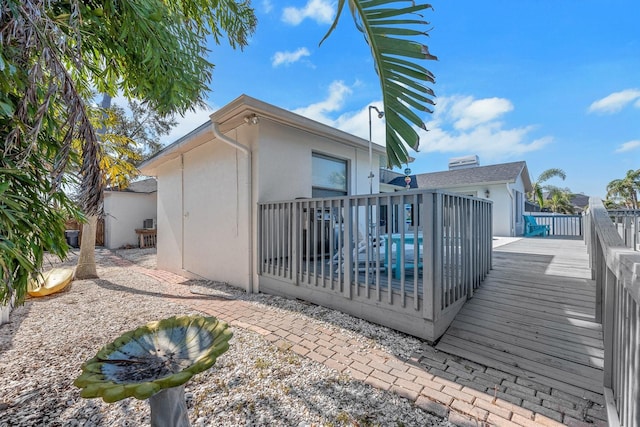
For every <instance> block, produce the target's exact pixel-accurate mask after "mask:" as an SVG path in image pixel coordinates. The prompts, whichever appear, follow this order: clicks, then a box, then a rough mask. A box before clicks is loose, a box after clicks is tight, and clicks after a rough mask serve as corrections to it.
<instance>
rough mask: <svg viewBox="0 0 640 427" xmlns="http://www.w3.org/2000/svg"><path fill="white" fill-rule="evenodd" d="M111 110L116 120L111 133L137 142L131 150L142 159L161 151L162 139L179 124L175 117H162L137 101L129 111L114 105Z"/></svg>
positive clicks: (130, 103) (132, 103) (129, 107)
mask: <svg viewBox="0 0 640 427" xmlns="http://www.w3.org/2000/svg"><path fill="white" fill-rule="evenodd" d="M109 110H110V111H109V114H111V115H112V116H114V118H115V121H114V125H113V129H112V131H111V133H113V134H115V135H122V136H124V137H127V138H129V139H130V140H132V141H135V142H136V145H135V146H131V147H130V148H131V149H132V150H133V151H135V152H136V153H137V155H138V156H140V157H141V158H142V159H145V158H148V157H151V156H152V155H154V154H155V153H157V152H158V151H160V149H161V148H162V144H161V143H160V138H161V137H162V136H164V135H168V134H169V132H171V129H172V128H173V127H174V126H175V125H176V124H178V122H177V121H176V120H175V118H174V117H173V116H163V115H160V114H158V112H157V111H154V110H153V109H152V108H150V107H149V106H148V105H146V104H144V103H140V102H136V101H135V100H132V101H130V102H129V105H128V111H127V110H125V108H123V107H121V106H119V105H113V106H112V107H111V108H110V109H109Z"/></svg>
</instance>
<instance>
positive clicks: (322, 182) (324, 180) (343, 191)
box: [312, 153, 347, 197]
mask: <svg viewBox="0 0 640 427" xmlns="http://www.w3.org/2000/svg"><path fill="white" fill-rule="evenodd" d="M312 186H313V193H314V194H313V197H322V196H321V194H322V195H332V196H346V195H347V161H346V160H341V159H335V158H333V157H329V156H325V155H321V154H316V153H314V154H313V158H312ZM316 194H317V196H316Z"/></svg>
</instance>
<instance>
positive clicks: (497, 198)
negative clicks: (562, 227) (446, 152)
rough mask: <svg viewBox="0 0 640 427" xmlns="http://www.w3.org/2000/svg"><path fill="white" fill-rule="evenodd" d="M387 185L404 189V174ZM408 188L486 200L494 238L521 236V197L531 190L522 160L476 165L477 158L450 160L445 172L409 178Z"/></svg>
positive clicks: (522, 226)
mask: <svg viewBox="0 0 640 427" xmlns="http://www.w3.org/2000/svg"><path fill="white" fill-rule="evenodd" d="M388 184H389V185H391V186H394V187H395V188H398V189H400V188H402V189H404V188H405V187H406V183H405V180H404V175H403V176H401V177H400V176H399V177H396V178H394V179H392V180H391V181H390V182H389V183H388ZM387 187H388V186H387ZM410 188H420V189H425V190H427V189H439V190H443V191H450V192H453V193H459V194H464V195H467V196H474V197H479V198H484V199H489V200H491V201H492V202H493V235H494V236H505V237H509V236H521V235H522V234H523V233H524V220H523V213H524V212H525V210H524V208H525V199H526V197H525V194H526V193H528V192H530V191H531V190H532V187H531V178H530V176H529V170H528V169H527V164H526V162H524V161H519V162H511V163H500V164H495V165H487V166H480V163H479V160H478V157H477V156H465V157H458V158H452V159H451V160H450V161H449V170H446V171H441V172H431V173H423V174H416V175H411V182H410Z"/></svg>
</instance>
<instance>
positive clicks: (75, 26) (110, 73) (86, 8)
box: [0, 0, 256, 302]
mask: <svg viewBox="0 0 640 427" xmlns="http://www.w3.org/2000/svg"><path fill="white" fill-rule="evenodd" d="M255 24H256V20H255V15H254V12H253V9H252V8H251V7H250V4H249V3H247V2H245V1H233V0H222V1H217V2H210V1H207V0H184V1H179V2H170V1H160V0H137V1H123V0H105V1H102V2H97V1H93V0H61V1H53V2H47V1H41V0H5V1H2V2H0V43H1V49H0V89H2V90H1V91H0V141H1V144H2V146H1V148H0V150H1V153H0V154H2V160H1V163H0V171H1V173H2V175H1V177H0V178H1V180H0V189H1V191H2V195H1V196H0V197H1V200H0V221H1V222H0V245H1V246H2V248H3V250H2V254H0V258H1V261H0V262H1V265H0V267H1V268H2V270H1V271H2V273H1V274H2V277H1V279H2V283H1V285H2V286H1V287H0V298H1V299H2V301H1V302H6V301H7V300H8V299H9V298H10V297H11V296H12V295H13V294H15V295H16V296H17V298H18V300H21V299H22V297H23V296H24V294H25V292H26V288H27V283H28V278H29V276H30V275H32V274H34V273H35V272H36V271H37V270H39V269H40V267H41V265H42V260H43V256H42V254H43V253H44V251H49V252H51V253H53V254H56V255H58V256H61V257H63V256H65V254H66V251H67V250H68V248H67V246H66V243H65V242H64V219H65V217H66V216H67V213H66V212H64V210H69V211H72V212H73V213H75V214H76V215H77V214H78V211H77V210H74V208H73V205H72V204H71V202H70V200H69V199H68V198H67V197H66V196H65V195H64V193H63V192H62V191H61V189H62V185H63V184H64V182H65V180H66V179H68V178H65V177H66V176H68V175H66V174H65V171H67V170H68V169H69V166H70V165H71V164H72V163H73V162H76V161H77V165H78V166H77V167H78V170H79V171H80V173H79V175H80V183H79V188H80V191H79V196H80V197H79V198H80V205H81V208H82V211H84V212H85V213H86V214H87V215H89V216H92V215H95V214H96V213H97V212H98V209H99V207H100V204H101V199H102V183H103V182H104V180H103V177H102V172H101V168H100V161H101V159H100V152H101V151H100V147H99V143H98V135H97V134H96V131H95V129H94V126H93V125H92V123H91V114H90V107H89V106H88V105H87V103H86V102H85V100H87V99H90V98H91V89H92V88H95V89H97V90H98V91H100V92H102V93H106V94H109V95H115V94H116V93H118V92H121V93H123V94H124V95H125V96H126V97H127V98H130V99H140V100H144V101H145V102H146V103H147V104H148V105H149V106H150V107H151V108H153V109H154V110H155V111H157V112H158V113H160V114H171V113H174V112H178V113H181V112H185V111H186V110H188V109H191V108H195V107H197V106H199V105H201V104H202V103H203V96H204V93H205V92H206V90H207V87H208V84H209V82H210V79H211V69H212V67H213V65H212V64H211V63H209V62H208V61H207V60H206V59H205V56H206V53H207V48H206V43H207V40H208V37H209V36H213V38H214V40H216V41H219V40H220V38H221V37H222V36H223V35H226V37H227V39H228V41H229V42H230V44H231V45H232V46H234V47H235V46H240V47H243V46H245V45H246V44H247V40H248V37H249V35H250V34H251V33H252V32H253V29H254V27H255ZM74 141H81V142H82V144H81V151H80V153H78V155H77V156H76V155H75V153H74V152H73V150H72V146H73V143H74Z"/></svg>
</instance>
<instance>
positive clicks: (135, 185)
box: [105, 178, 158, 193]
mask: <svg viewBox="0 0 640 427" xmlns="http://www.w3.org/2000/svg"><path fill="white" fill-rule="evenodd" d="M105 191H112V192H124V193H155V192H156V191H158V181H156V179H155V178H147V179H143V180H140V181H135V182H131V183H129V186H128V187H127V188H124V189H122V190H121V189H119V188H111V187H110V188H107V189H106V190H105Z"/></svg>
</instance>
